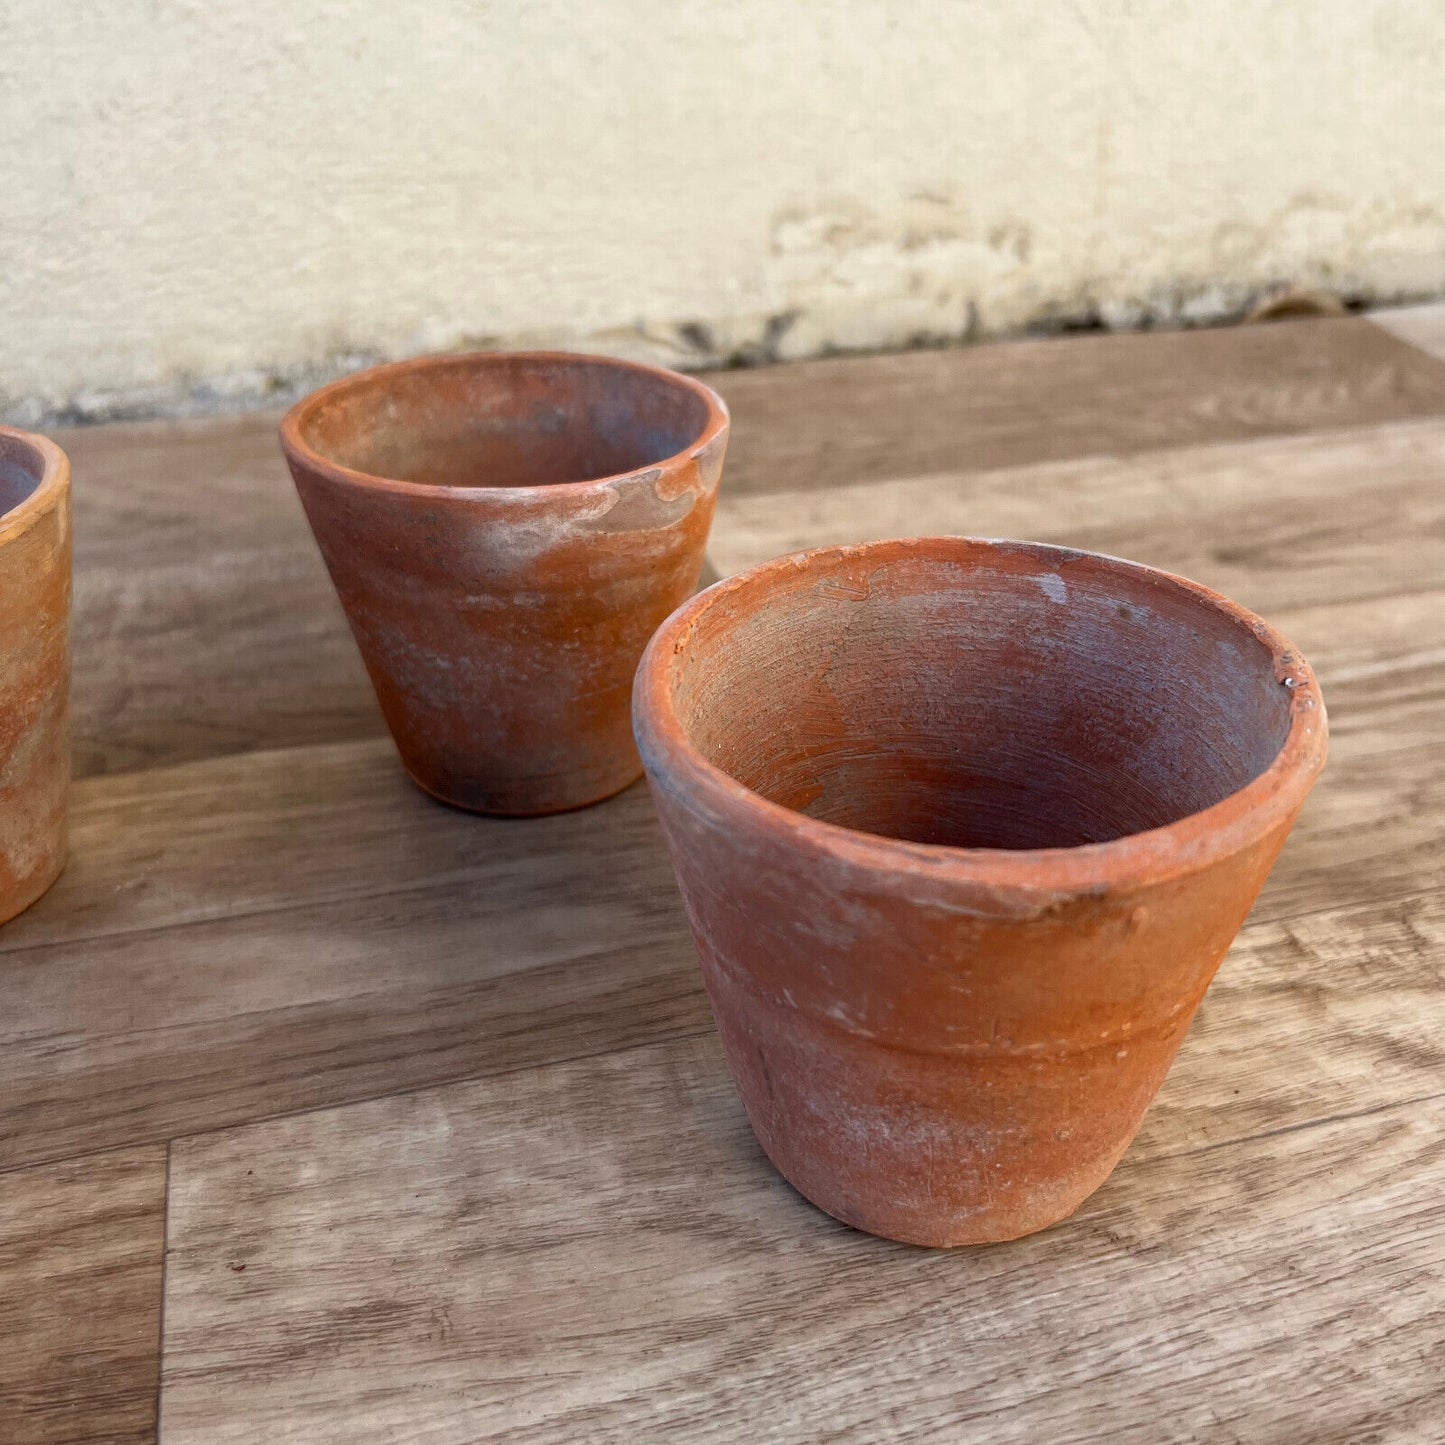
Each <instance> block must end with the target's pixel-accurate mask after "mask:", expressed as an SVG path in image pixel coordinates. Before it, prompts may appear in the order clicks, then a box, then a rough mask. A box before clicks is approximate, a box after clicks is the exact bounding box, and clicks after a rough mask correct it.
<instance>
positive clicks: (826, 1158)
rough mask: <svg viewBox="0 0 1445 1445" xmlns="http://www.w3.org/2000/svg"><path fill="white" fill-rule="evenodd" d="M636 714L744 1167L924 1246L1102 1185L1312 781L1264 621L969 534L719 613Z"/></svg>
mask: <svg viewBox="0 0 1445 1445" xmlns="http://www.w3.org/2000/svg"><path fill="white" fill-rule="evenodd" d="M634 716H635V722H636V728H637V736H638V741H639V744H640V746H641V750H642V757H643V760H644V762H645V763H646V766H647V771H648V775H649V780H650V783H651V785H652V790H653V794H654V797H655V799H656V803H657V808H658V813H659V815H660V818H661V822H662V826H663V831H664V833H665V834H666V838H667V843H668V847H669V849H670V851H671V855H672V861H673V865H674V868H675V869H676V872H677V878H678V882H679V884H680V886H681V891H682V896H683V899H684V902H685V903H686V906H687V912H688V915H689V918H690V921H691V924H692V928H693V933H694V936H695V938H696V941H697V948H698V952H699V955H700V958H701V963H702V972H703V977H704V980H705V982H706V985H707V990H708V994H709V996H710V998H711V1001H712V1007H713V1013H714V1016H715V1018H716V1020H717V1025H718V1030H719V1033H720V1034H721V1036H722V1042H723V1045H724V1048H725V1051H726V1054H727V1059H728V1063H729V1066H730V1068H731V1070H732V1074H733V1077H734V1079H735V1081H736V1083H737V1086H738V1090H739V1093H740V1094H741V1096H742V1101H743V1104H744V1107H745V1108H746V1110H747V1114H748V1117H749V1119H750V1120H751V1121H752V1125H753V1128H754V1130H755V1131H756V1133H757V1136H758V1139H759V1140H760V1142H761V1143H762V1146H763V1148H764V1149H765V1150H766V1151H767V1153H768V1155H769V1157H770V1158H771V1159H772V1160H773V1162H774V1163H775V1164H776V1165H777V1167H778V1168H779V1169H780V1170H781V1171H782V1173H783V1174H784V1175H785V1176H786V1177H787V1179H788V1180H790V1181H791V1182H792V1184H793V1185H794V1186H795V1187H796V1188H797V1189H798V1190H799V1191H800V1192H801V1193H803V1194H804V1195H806V1196H807V1197H808V1198H809V1199H811V1200H812V1201H813V1202H814V1203H816V1204H817V1205H819V1206H820V1207H821V1208H823V1209H825V1210H827V1211H828V1212H829V1213H830V1214H833V1215H835V1216H837V1218H839V1219H842V1220H844V1221H846V1222H847V1223H849V1224H852V1225H856V1226H857V1227H858V1228H860V1229H865V1230H869V1231H871V1232H872V1233H875V1234H881V1235H886V1236H888V1237H890V1238H893V1239H899V1240H905V1241H908V1242H910V1243H915V1244H924V1245H959V1244H975V1243H983V1242H988V1241H997V1240H1005V1239H1012V1238H1015V1237H1017V1236H1019V1235H1024V1234H1028V1233H1031V1232H1032V1231H1034V1230H1038V1229H1043V1228H1045V1227H1046V1226H1048V1225H1050V1224H1053V1223H1055V1222H1056V1221H1058V1220H1060V1219H1063V1218H1064V1217H1066V1216H1067V1215H1069V1214H1071V1213H1072V1212H1073V1211H1074V1210H1075V1209H1076V1208H1077V1207H1078V1206H1079V1204H1080V1203H1081V1202H1082V1201H1083V1200H1084V1199H1085V1198H1086V1197H1087V1196H1088V1195H1089V1194H1090V1193H1091V1192H1092V1191H1093V1190H1094V1189H1096V1188H1097V1187H1098V1186H1099V1185H1100V1184H1101V1183H1102V1182H1103V1181H1104V1179H1105V1178H1107V1176H1108V1174H1109V1172H1110V1171H1111V1170H1112V1169H1113V1167H1114V1165H1115V1163H1116V1162H1117V1161H1118V1159H1119V1157H1120V1156H1121V1155H1122V1154H1123V1152H1124V1150H1125V1148H1126V1147H1127V1146H1128V1144H1129V1141H1130V1140H1131V1139H1132V1138H1133V1137H1134V1134H1135V1132H1136V1130H1137V1129H1138V1128H1139V1125H1140V1122H1141V1121H1142V1119H1143V1117H1144V1113H1145V1111H1146V1110H1147V1108H1148V1107H1149V1104H1150V1102H1151V1101H1152V1100H1153V1098H1154V1095H1155V1093H1156V1092H1157V1090H1158V1089H1159V1086H1160V1084H1161V1083H1162V1081H1163V1079H1164V1076H1165V1073H1166V1072H1167V1071H1168V1068H1169V1066H1170V1063H1171V1062H1172V1061H1173V1058H1174V1055H1175V1052H1176V1050H1177V1049H1178V1048H1179V1045H1180V1042H1181V1040H1182V1039H1183V1037H1184V1034H1185V1032H1186V1030H1187V1029H1188V1027H1189V1023H1190V1019H1191V1018H1192V1016H1193V1014H1194V1011H1195V1008H1196V1007H1197V1006H1198V1004H1199V1001H1200V999H1201V998H1202V997H1203V995H1204V991H1205V989H1206V988H1207V987H1208V985H1209V982H1210V979H1211V978H1212V977H1213V975H1214V972H1215V969H1216V968H1217V967H1218V965H1219V962H1220V960H1221V959H1222V958H1223V956H1224V953H1225V951H1226V950H1227V949H1228V947H1229V945H1230V942H1231V941H1232V939H1233V938H1234V936H1235V934H1236V932H1237V931H1238V929H1239V927H1240V924H1241V923H1242V922H1243V920H1244V917H1245V915H1246V914H1247V913H1248V912H1249V909H1250V905H1251V904H1252V903H1253V901H1254V899H1255V896H1256V895H1257V894H1258V892H1259V890H1260V887H1261V886H1262V884H1263V883H1264V880H1265V876H1266V875H1267V874H1268V872H1269V870H1270V867H1271V865H1272V864H1273V862H1274V859H1275V857H1276V855H1277V854H1278V852H1279V850H1280V848H1281V846H1282V845H1283V843H1284V840H1285V837H1286V835H1287V834H1288V832H1289V830H1290V827H1291V825H1292V824H1293V822H1294V819H1295V815H1296V813H1297V812H1298V811H1299V809H1300V806H1301V805H1302V804H1303V802H1304V800H1305V796H1306V794H1307V793H1308V792H1309V790H1310V787H1311V786H1312V784H1313V782H1314V780H1315V777H1316V775H1317V774H1318V773H1319V771H1320V769H1321V767H1323V765H1324V760H1325V732H1326V725H1325V712H1324V706H1323V703H1322V702H1321V700H1320V694H1319V690H1318V688H1317V686H1316V684H1315V679H1314V676H1313V674H1312V673H1311V671H1310V669H1309V667H1308V665H1307V664H1306V663H1305V662H1304V660H1303V659H1302V658H1301V657H1300V656H1299V654H1298V653H1297V652H1296V651H1295V650H1294V649H1293V648H1292V647H1291V646H1290V645H1289V644H1288V643H1287V642H1286V641H1285V640H1284V639H1283V638H1282V637H1280V636H1279V635H1278V634H1277V633H1275V632H1274V631H1272V630H1271V629H1270V628H1269V627H1268V626H1266V625H1265V623H1263V622H1262V621H1260V619H1259V618H1257V617H1254V616H1252V615H1251V614H1250V613H1248V612H1246V611H1244V610H1243V609H1242V608H1240V607H1237V606H1235V605H1234V604H1233V603H1231V602H1228V601H1226V600H1225V599H1224V598H1222V597H1220V596H1218V595H1216V594H1215V593H1213V592H1210V591H1207V590H1206V589H1205V588H1202V587H1198V586H1195V585H1194V584H1192V583H1190V582H1186V581H1183V580H1182V579H1180V578H1177V577H1171V576H1169V575H1167V574H1165V573H1161V572H1156V571H1153V570H1151V569H1149V568H1147V567H1141V566H1137V565H1135V564H1132V563H1129V562H1122V561H1118V560H1116V559H1114V558H1109V557H1099V556H1092V555H1089V554H1087V553H1079V552H1073V551H1067V550H1063V549H1059V548H1052V547H1045V546H1035V545H1031V544H1027V543H1011V542H979V541H972V540H968V539H965V538H937V539H930V540H923V541H904V542H880V543H877V544H873V545H869V546H861V547H851V548H840V549H832V550H825V551H818V552H811V553H800V554H797V555H795V556H792V557H785V558H781V559H779V560H778V561H775V562H771V563H769V564H767V565H765V566H763V567H759V568H756V569H754V570H753V571H750V572H747V573H744V574H742V575H740V576H738V577H735V578H733V579H731V580H730V581H726V582H722V583H719V584H718V585H717V586H716V587H713V588H711V589H710V590H709V591H707V592H705V593H703V594H701V595H700V596H698V597H696V598H695V599H693V600H692V601H691V602H690V603H688V604H687V605H686V606H684V607H683V608H682V609H681V610H680V611H679V612H677V613H676V614H675V615H674V616H673V617H672V618H671V619H670V620H669V621H668V622H667V623H666V625H664V627H663V628H662V629H661V630H660V631H659V633H658V634H657V636H656V637H655V638H654V639H653V641H652V643H651V645H650V646H649V648H648V650H647V653H646V655H645V657H644V659H643V662H642V665H641V667H640V669H639V671H638V676H637V683H636V692H635V698H634Z"/></svg>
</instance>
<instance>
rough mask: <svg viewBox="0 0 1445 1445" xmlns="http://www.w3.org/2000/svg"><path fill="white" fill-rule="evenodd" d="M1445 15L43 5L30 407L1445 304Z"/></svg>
mask: <svg viewBox="0 0 1445 1445" xmlns="http://www.w3.org/2000/svg"><path fill="white" fill-rule="evenodd" d="M1442 73H1445V8H1442V7H1440V6H1438V5H1430V4H1425V3H1420V0H1320V3H1306V0H1219V3H1215V4H1210V5H1207V6H1180V5H1177V4H1173V3H1169V0H1138V3H1123V0H1081V3H1077V4H1070V5H1061V4H1057V3H1054V0H1023V3H1014V0H977V3H967V4H964V3H955V0H928V3H920V4H914V5H897V4H886V3H881V0H861V3H860V0H815V3H810V4H808V5H778V4H776V3H773V0H681V3H678V4H672V5H666V6H661V5H658V4H655V3H653V0H609V3H606V4H593V5H587V6H577V5H567V4H561V3H558V0H544V3H541V4H534V5H523V4H521V3H519V0H506V3H496V4H480V3H477V0H437V3H433V4H427V5H400V6H398V5H388V4H384V3H382V0H359V3H351V4H339V3H327V4H320V5H311V6H296V5H290V4H284V3H281V0H255V3H247V4H244V5H243V4H240V3H238V0H219V3H203V0H170V3H166V4H164V5H155V4H152V3H147V0H121V3H116V4H111V5H104V6H90V7H84V8H83V9H77V8H74V7H56V6H55V5H54V4H53V3H52V0H12V3H10V4H9V5H7V7H6V19H5V35H4V44H3V46H0V133H3V134H4V136H5V138H6V183H5V207H4V220H3V222H0V334H3V335H5V336H7V337H12V338H14V337H23V338H24V341H25V344H24V345H23V346H7V347H6V348H4V350H3V353H0V416H4V415H8V416H10V417H11V418H13V419H16V420H18V421H19V422H20V423H21V424H22V425H26V424H30V425H33V424H35V423H36V422H37V421H38V420H40V419H41V418H42V417H44V416H47V415H49V414H57V413H58V414H66V415H71V416H81V417H100V416H107V415H115V414H124V413H128V412H142V413H143V412H151V411H166V410H178V409H179V410H184V409H208V408H215V407H220V406H226V405H241V404H253V403H255V402H257V401H260V400H264V399H265V398H266V397H267V396H268V395H275V394H277V393H286V392H291V391H298V392H299V390H304V389H307V388H308V387H309V386H311V385H314V384H316V383H317V382H318V381H319V380H323V379H325V378H326V376H327V375H328V374H335V373H338V372H339V371H341V370H343V369H345V368H346V367H348V366H355V365H357V364H359V363H360V362H362V361H377V360H385V359H388V358H392V357H396V356H401V355H410V354H416V353H420V352H424V351H434V350H439V349H448V348H459V349H460V348H467V347H471V346H479V345H486V346H491V345H498V346H518V345H547V346H551V345H567V346H575V345H583V346H586V347H589V348H593V349H598V350H605V351H610V352H616V353H619V354H631V355H634V356H640V357H643V358H646V359H654V360H662V361H665V362H668V363H669V364H683V365H686V364H690V363H693V362H696V363H703V362H711V361H715V360H719V359H726V358H729V357H740V358H743V359H749V358H758V359H762V358H768V357H774V356H776V357H795V356H803V355H809V354H813V353H818V352H821V351H825V350H827V349H828V348H834V347H838V348H854V347H884V346H900V345H906V344H909V343H912V342H915V341H918V340H948V339H958V338H963V337H969V336H973V335H976V334H985V333H997V332H1004V331H1010V330H1013V329H1016V328H1021V327H1025V326H1030V325H1036V324H1037V325H1045V326H1047V325H1053V324H1062V323H1065V322H1086V323H1087V322H1094V321H1102V322H1103V323H1104V324H1106V325H1110V326H1116V325H1117V326H1133V325H1139V324H1145V323H1148V322H1152V321H1159V322H1164V323H1179V322H1190V321H1208V320H1211V319H1215V318H1219V317H1223V316H1228V315H1232V314H1237V313H1239V312H1240V311H1242V310H1244V309H1245V308H1246V307H1247V306H1248V304H1249V303H1250V301H1251V299H1252V298H1253V297H1255V296H1256V295H1257V294H1258V293H1259V292H1260V291H1261V289H1262V288H1265V287H1268V286H1270V285H1272V284H1276V283H1283V282H1294V283H1295V284H1298V285H1304V286H1319V287H1323V288H1326V289H1330V290H1334V291H1337V292H1339V293H1340V294H1342V295H1345V296H1347V297H1351V298H1373V299H1391V298H1406V297H1421V296H1425V295H1433V294H1439V293H1440V292H1441V291H1442V290H1445V146H1442V145H1440V143H1439V138H1440V137H1441V136H1442V135H1445V85H1442V84H1441V83H1440V82H1441V75H1442Z"/></svg>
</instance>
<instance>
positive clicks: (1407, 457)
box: [711, 417, 1445, 646]
mask: <svg viewBox="0 0 1445 1445" xmlns="http://www.w3.org/2000/svg"><path fill="white" fill-rule="evenodd" d="M950 533H957V534H963V535H966V536H975V537H1028V538H1032V539H1033V540H1035V541H1041V542H1055V543H1059V544H1061V545H1066V546H1071V547H1081V548H1084V549H1087V550H1091V551H1099V552H1108V553H1110V554H1113V555H1116V556H1121V557H1129V558H1131V559H1133V560H1134V561H1138V562H1145V563H1148V564H1149V565H1150V566H1155V567H1163V568H1165V569H1166V570H1168V571H1171V572H1177V573H1180V574H1182V575H1184V576H1187V577H1191V578H1193V579H1194V580H1195V581H1198V582H1203V583H1204V584H1206V585H1207V586H1210V587H1214V588H1216V589H1217V590H1219V591H1221V592H1223V593H1224V594H1225V595H1226V596H1229V597H1233V598H1235V600H1237V601H1239V602H1242V603H1244V605H1245V606H1247V607H1251V608H1253V609H1254V610H1255V611H1258V612H1261V613H1263V614H1265V615H1267V616H1271V617H1272V616H1273V614H1277V613H1280V612H1283V611H1285V610H1286V609H1294V608H1301V607H1306V606H1309V605H1310V604H1312V603H1320V602H1324V601H1347V600H1350V599H1355V598H1365V597H1370V596H1374V595H1379V594H1384V593H1402V592H1407V591H1410V590H1413V589H1417V588H1418V589H1426V588H1437V587H1439V586H1440V582H1441V579H1442V578H1445V417H1442V418H1440V419H1438V420H1432V421H1424V422H1405V423H1399V424H1397V425H1393V426H1381V427H1369V428H1362V429H1357V430H1351V431H1334V432H1328V433H1314V434H1311V435H1309V436H1303V437H1286V438H1281V439H1275V440H1270V441H1264V442H1240V443H1230V444H1221V445H1218V446H1211V447H1197V448H1191V449H1189V450H1184V451H1168V452H1150V453H1147V454H1143V455H1139V456H1134V457H1111V456H1095V457H1081V458H1075V459H1073V460H1070V461H1067V462H1060V463H1050V464H1046V465H1042V466H1038V467H1029V468H1011V469H1008V470H1005V471H991V472H952V473H949V474H939V475H929V476H912V477H900V478H898V479H897V480H895V481H893V482H890V483H888V484H887V485H877V486H858V487H853V488H849V489H848V490H846V491H844V492H841V493H840V492H819V491H816V490H814V489H808V488H804V489H799V490H796V491H789V492H783V493H773V494H770V495H757V496H752V497H736V496H734V497H732V498H730V499H725V501H724V502H723V503H720V506H719V516H718V521H717V523H716V525H715V528H714V532H713V540H712V546H711V552H712V556H713V560H714V562H715V563H716V565H717V567H718V569H719V570H720V571H721V572H722V573H723V574H724V575H727V574H729V573H733V572H738V571H741V570H742V569H743V568H745V567H752V566H756V565H757V564H758V563H760V562H765V561H767V560H768V559H769V558H772V557H777V556H780V555H782V554H783V553H786V552H795V551H801V550H803V549H804V548H806V547H819V546H832V545H836V544H839V543H849V542H866V541H872V540H875V539H878V538H883V537H900V536H901V537H917V536H930V535H939V534H950ZM1431 633H1432V634H1433V643H1434V645H1436V646H1440V645H1442V644H1445V622H1441V623H1438V624H1437V625H1436V626H1435V627H1434V628H1432V629H1431Z"/></svg>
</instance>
